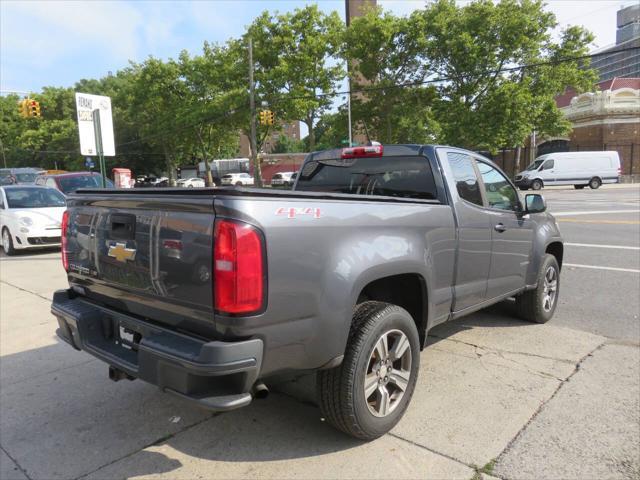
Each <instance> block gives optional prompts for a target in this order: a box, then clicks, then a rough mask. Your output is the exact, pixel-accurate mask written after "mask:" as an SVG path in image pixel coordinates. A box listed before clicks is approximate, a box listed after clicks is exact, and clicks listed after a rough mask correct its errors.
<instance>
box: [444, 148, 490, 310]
mask: <svg viewBox="0 0 640 480" xmlns="http://www.w3.org/2000/svg"><path fill="white" fill-rule="evenodd" d="M438 155H439V157H440V159H441V163H442V164H443V166H444V169H445V173H446V177H447V182H448V184H449V191H450V192H451V197H452V198H451V200H452V203H453V208H454V213H455V216H456V222H457V227H458V252H457V261H456V267H455V269H456V271H455V285H454V292H455V296H454V297H455V300H454V305H453V307H452V310H453V311H460V310H464V309H465V308H467V307H472V306H474V305H476V304H478V303H481V302H483V301H484V300H485V299H486V296H485V295H486V290H487V280H488V278H489V269H490V266H491V228H492V225H491V221H492V220H493V219H492V218H491V216H490V214H489V213H488V212H487V211H486V209H485V208H484V203H483V196H482V191H481V184H480V181H479V178H478V174H477V171H476V168H475V166H474V160H473V157H471V156H470V155H468V154H466V153H463V152H460V151H456V150H438Z"/></svg>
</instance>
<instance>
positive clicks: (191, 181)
mask: <svg viewBox="0 0 640 480" xmlns="http://www.w3.org/2000/svg"><path fill="white" fill-rule="evenodd" d="M177 185H178V186H179V187H184V188H194V187H195V188H204V179H202V178H198V177H192V178H181V179H180V180H178V182H177Z"/></svg>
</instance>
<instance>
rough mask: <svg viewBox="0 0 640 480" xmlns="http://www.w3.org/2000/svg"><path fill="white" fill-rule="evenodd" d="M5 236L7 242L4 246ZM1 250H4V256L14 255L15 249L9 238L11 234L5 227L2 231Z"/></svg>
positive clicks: (11, 239)
mask: <svg viewBox="0 0 640 480" xmlns="http://www.w3.org/2000/svg"><path fill="white" fill-rule="evenodd" d="M5 235H6V236H7V241H6V245H5ZM2 249H3V250H4V254H5V255H9V256H11V255H15V254H16V249H15V248H14V247H13V238H11V232H9V229H8V228H7V227H4V228H3V229H2Z"/></svg>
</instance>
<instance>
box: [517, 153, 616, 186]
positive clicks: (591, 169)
mask: <svg viewBox="0 0 640 480" xmlns="http://www.w3.org/2000/svg"><path fill="white" fill-rule="evenodd" d="M619 182H620V156H619V155H618V152H557V153H548V154H546V155H541V156H539V157H538V158H536V159H535V161H534V162H533V163H532V164H531V165H529V166H528V167H527V169H526V170H524V171H523V172H520V173H518V174H517V175H516V178H515V184H516V185H517V186H518V187H520V189H521V190H528V189H529V188H532V189H533V190H540V189H541V188H542V187H544V186H547V185H573V186H574V188H576V189H581V188H584V187H586V186H587V185H589V187H591V188H599V187H600V185H602V184H603V183H619Z"/></svg>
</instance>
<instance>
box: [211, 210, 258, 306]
mask: <svg viewBox="0 0 640 480" xmlns="http://www.w3.org/2000/svg"><path fill="white" fill-rule="evenodd" d="M263 249H264V244H263V242H262V237H261V235H260V232H259V231H258V230H257V229H256V228H254V227H252V226H251V225H248V224H246V223H242V222H235V221H231V220H216V223H215V232H214V247H213V272H214V278H213V290H214V298H215V308H216V310H217V311H219V312H223V313H229V314H249V313H256V312H259V311H260V310H262V309H263V308H264V282H265V278H264V273H265V272H264V251H263Z"/></svg>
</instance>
